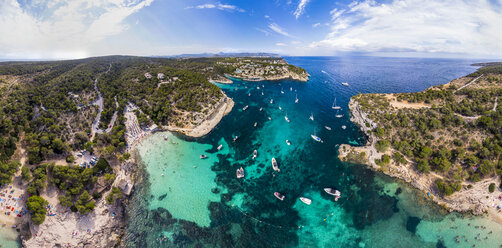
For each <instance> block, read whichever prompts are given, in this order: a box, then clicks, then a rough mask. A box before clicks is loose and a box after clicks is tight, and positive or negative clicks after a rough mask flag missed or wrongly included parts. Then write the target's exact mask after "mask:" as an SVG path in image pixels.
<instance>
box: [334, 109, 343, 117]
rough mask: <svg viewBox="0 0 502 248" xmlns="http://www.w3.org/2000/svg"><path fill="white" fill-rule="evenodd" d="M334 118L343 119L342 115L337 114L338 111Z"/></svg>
mask: <svg viewBox="0 0 502 248" xmlns="http://www.w3.org/2000/svg"><path fill="white" fill-rule="evenodd" d="M335 117H336V118H342V117H343V115H341V114H338V110H337V111H336V115H335Z"/></svg>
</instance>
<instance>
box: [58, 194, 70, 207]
mask: <svg viewBox="0 0 502 248" xmlns="http://www.w3.org/2000/svg"><path fill="white" fill-rule="evenodd" d="M58 199H59V204H61V205H62V206H65V207H71V206H73V202H72V200H71V196H70V195H60V196H59V197H58Z"/></svg>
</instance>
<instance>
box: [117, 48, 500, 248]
mask: <svg viewBox="0 0 502 248" xmlns="http://www.w3.org/2000/svg"><path fill="white" fill-rule="evenodd" d="M287 60H288V62H290V63H292V64H294V65H297V66H301V67H303V68H305V69H306V70H307V71H308V72H309V73H310V74H311V75H312V77H311V79H310V81H309V82H307V83H300V82H292V81H280V82H244V81H239V80H236V81H234V84H231V85H218V86H220V87H221V88H222V89H223V90H224V91H225V92H226V94H227V95H228V96H230V97H232V98H233V99H234V101H235V102H236V104H235V108H234V110H233V111H232V112H231V113H230V114H229V115H228V116H226V117H224V118H223V120H222V122H221V123H220V124H219V125H218V126H217V127H216V128H215V129H214V130H213V132H211V133H210V134H209V135H207V136H206V137H204V138H201V139H186V138H183V137H176V136H175V135H173V134H169V133H158V134H155V135H153V136H152V137H150V138H149V139H147V140H145V141H144V142H143V143H142V144H141V146H140V147H139V149H138V153H139V155H140V157H141V159H142V161H143V163H144V165H145V166H144V171H142V172H141V173H140V175H141V176H142V178H141V179H142V183H140V184H139V185H138V187H137V188H136V190H135V193H134V195H133V200H132V204H131V205H130V209H129V212H128V215H129V225H128V227H127V235H126V237H125V240H126V242H127V245H128V246H129V247H138V246H142V247H194V246H195V247H197V246H201V247H471V246H472V245H473V244H476V245H477V246H478V247H498V246H499V245H500V244H502V239H501V238H499V237H497V236H495V234H489V232H490V231H492V232H493V233H501V231H502V227H501V226H500V225H498V224H495V223H493V222H490V221H487V220H486V219H484V218H480V217H476V218H473V217H463V216H461V215H458V214H454V213H453V214H447V213H445V212H443V210H441V209H440V208H438V207H436V206H435V205H434V204H432V203H431V202H429V201H427V200H426V199H425V197H424V196H423V195H422V194H421V193H420V192H417V191H415V190H413V189H410V188H409V187H407V186H406V185H402V184H400V183H399V182H396V181H394V180H392V179H391V178H388V177H386V176H383V175H380V174H376V173H374V172H372V171H370V170H368V169H366V168H365V166H362V165H354V164H349V163H342V162H340V161H339V160H338V158H337V146H338V145H339V144H342V143H350V144H355V145H358V144H359V145H361V144H364V143H365V137H364V134H362V133H361V132H360V131H359V130H358V128H357V127H356V126H354V125H353V124H352V123H351V122H350V120H349V118H350V116H349V114H348V109H347V103H348V101H349V99H350V97H351V96H353V95H355V94H357V93H358V92H363V93H364V92H381V93H386V92H412V91H420V90H423V89H425V88H427V87H430V86H432V85H436V84H440V83H446V82H448V81H450V80H451V79H454V78H457V77H461V76H464V75H466V74H468V73H470V72H472V71H474V70H475V69H476V68H475V67H472V66H470V65H469V64H470V63H472V62H474V61H466V60H444V59H403V58H400V59H397V58H375V57H352V58H329V57H323V58H319V57H288V58H287ZM341 82H348V83H349V86H348V87H347V86H343V85H341ZM257 87H260V89H257ZM281 90H282V91H283V92H284V94H282V93H281ZM262 92H263V95H262ZM249 94H251V96H249ZM296 96H298V99H299V102H298V103H295V101H294V100H295V97H296ZM335 97H336V103H337V105H339V106H341V107H342V110H341V111H340V114H343V115H344V116H343V117H342V118H336V117H335V116H334V115H335V113H336V112H335V111H334V110H332V109H331V106H332V103H333V101H334V98H335ZM270 99H274V103H273V104H271V103H270ZM246 105H249V108H248V109H247V110H246V111H243V110H242V108H243V107H244V106H246ZM279 107H281V109H282V110H281V109H279ZM260 108H262V111H260ZM286 113H287V116H288V117H289V119H290V120H291V122H289V123H288V122H286V120H285V118H284V116H285V115H286ZM311 114H313V116H314V121H312V120H310V119H309V116H310V115H311ZM255 122H256V124H257V125H256V127H254V123H255ZM342 125H345V126H346V127H347V128H346V129H342ZM325 126H329V127H331V130H327V129H326V128H325ZM311 134H316V135H317V136H319V137H320V138H321V139H322V140H323V143H318V142H315V141H314V140H313V139H312V138H311V137H310V135H311ZM165 136H168V140H167V141H166V140H164V137H165ZM235 136H239V139H238V140H236V141H235V142H234V141H233V137H235ZM286 140H289V141H290V142H291V145H290V146H289V145H287V144H286ZM219 145H223V149H222V150H220V151H218V150H217V149H216V148H217V147H218V146H219ZM253 150H257V152H258V156H257V157H256V158H255V159H252V153H253ZM201 154H206V155H208V158H207V159H205V160H201V159H200V158H199V156H200V155H201ZM272 157H275V158H276V159H277V161H278V164H279V167H280V169H281V171H280V172H273V170H272V168H271V162H270V161H271V158H272ZM240 167H243V168H244V170H245V174H246V176H245V178H243V179H237V178H236V176H235V171H236V169H237V168H240ZM162 173H164V176H162ZM324 187H335V188H337V189H339V190H340V191H341V192H342V198H341V199H340V200H338V201H334V198H333V197H331V196H329V195H327V194H326V193H324V191H323V190H322V189H323V188H324ZM276 191H278V192H281V193H282V194H284V195H285V199H284V201H279V200H278V199H276V198H275V197H274V196H273V192H276ZM300 196H304V197H308V198H310V199H311V200H312V204H311V205H306V204H303V203H302V202H301V201H299V199H298V198H299V197H300ZM469 223H471V225H470V226H469V225H468V224H469ZM476 226H486V229H483V228H479V227H478V228H476ZM478 233H479V238H480V240H479V241H478V240H475V238H476V235H478ZM457 235H458V236H459V242H460V243H457V241H456V240H455V238H456V236H457ZM464 235H465V238H464V237H463V236H464ZM485 237H486V239H485ZM467 240H469V242H467Z"/></svg>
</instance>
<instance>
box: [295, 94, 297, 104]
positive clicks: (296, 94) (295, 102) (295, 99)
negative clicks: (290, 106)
mask: <svg viewBox="0 0 502 248" xmlns="http://www.w3.org/2000/svg"><path fill="white" fill-rule="evenodd" d="M295 103H298V94H296V97H295Z"/></svg>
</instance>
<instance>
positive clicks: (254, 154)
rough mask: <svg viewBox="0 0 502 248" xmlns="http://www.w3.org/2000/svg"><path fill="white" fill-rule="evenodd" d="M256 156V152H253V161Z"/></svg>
mask: <svg viewBox="0 0 502 248" xmlns="http://www.w3.org/2000/svg"><path fill="white" fill-rule="evenodd" d="M256 156H258V151H256V150H254V151H253V159H255V158H256Z"/></svg>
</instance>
